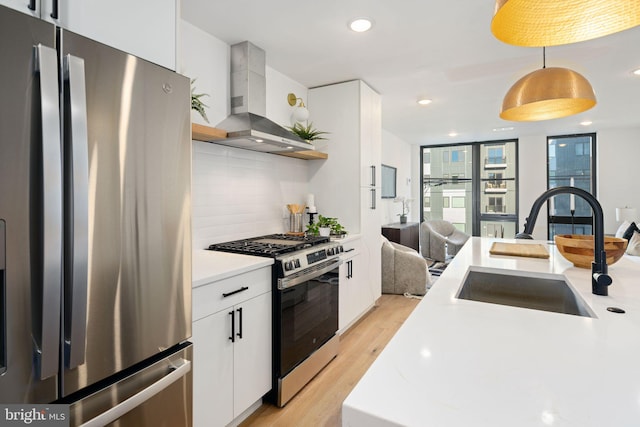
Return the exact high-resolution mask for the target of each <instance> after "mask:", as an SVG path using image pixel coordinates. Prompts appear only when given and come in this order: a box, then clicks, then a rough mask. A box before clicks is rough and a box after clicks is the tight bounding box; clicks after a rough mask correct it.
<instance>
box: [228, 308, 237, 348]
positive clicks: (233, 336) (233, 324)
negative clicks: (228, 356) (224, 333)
mask: <svg viewBox="0 0 640 427" xmlns="http://www.w3.org/2000/svg"><path fill="white" fill-rule="evenodd" d="M229 316H231V336H230V337H229V339H230V340H231V342H236V316H234V312H233V311H230V312H229Z"/></svg>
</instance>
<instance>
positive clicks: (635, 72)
mask: <svg viewBox="0 0 640 427" xmlns="http://www.w3.org/2000/svg"><path fill="white" fill-rule="evenodd" d="M632 73H633V74H635V75H636V76H640V68H638V69H636V70H633V71H632Z"/></svg>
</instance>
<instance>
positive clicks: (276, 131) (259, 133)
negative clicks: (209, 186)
mask: <svg viewBox="0 0 640 427" xmlns="http://www.w3.org/2000/svg"><path fill="white" fill-rule="evenodd" d="M265 57H266V55H265V52H264V50H262V49H260V48H259V47H257V46H256V45H254V44H251V43H250V42H248V41H245V42H242V43H238V44H234V45H233V46H231V115H230V116H229V117H227V118H226V119H224V120H223V121H221V122H220V123H218V124H217V125H216V128H219V129H224V130H225V131H227V138H226V139H219V140H216V141H215V142H216V144H222V145H228V146H231V147H237V148H244V149H246V150H253V151H262V152H264V153H281V152H293V151H308V150H314V147H313V145H311V144H309V143H307V142H305V141H304V140H302V139H301V138H299V137H298V136H297V135H296V134H294V133H292V132H290V131H288V130H287V129H285V128H283V127H282V126H280V125H278V124H277V123H275V122H273V121H271V120H269V119H267V118H266V117H264V116H265V115H266V105H267V101H266V80H265V68H266V66H265Z"/></svg>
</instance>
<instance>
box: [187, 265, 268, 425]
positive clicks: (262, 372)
mask: <svg viewBox="0 0 640 427" xmlns="http://www.w3.org/2000/svg"><path fill="white" fill-rule="evenodd" d="M262 270H265V271H264V273H265V274H257V275H256V274H255V273H254V272H252V273H253V274H243V275H239V276H235V277H233V278H231V279H227V280H224V281H220V282H214V283H212V284H209V285H205V286H203V287H202V288H209V289H202V292H196V291H198V290H200V289H201V288H196V289H194V295H193V301H194V307H196V306H198V309H197V310H196V309H194V316H196V315H199V316H200V315H204V314H205V313H206V310H203V308H202V306H203V305H207V302H208V303H209V304H208V305H209V306H210V307H212V308H213V309H215V310H217V311H215V312H213V313H211V314H208V315H204V317H202V318H198V319H197V320H195V319H194V320H195V321H194V322H193V337H192V340H193V343H194V356H193V360H194V368H193V396H194V397H193V423H194V424H193V425H194V426H195V427H213V426H225V425H227V424H229V423H230V422H231V421H233V420H234V419H235V418H236V417H238V416H239V415H240V414H242V413H243V412H244V411H245V410H246V409H248V408H249V407H250V406H251V405H253V404H254V403H255V402H257V401H258V400H260V398H262V396H263V395H264V394H266V393H267V392H268V391H269V390H271V369H272V366H271V319H272V317H271V316H272V315H271V304H272V303H271V282H270V281H271V275H270V274H271V269H270V268H266V269H262ZM256 271H257V272H260V270H256ZM256 280H258V281H262V282H261V283H256ZM265 282H266V286H265ZM243 288H248V289H244V290H241V289H243ZM238 290H241V291H239V292H237V293H235V294H232V295H229V296H228V297H221V298H222V301H224V298H230V299H229V301H230V302H232V304H226V305H225V304H224V303H222V304H221V301H220V298H219V297H218V295H222V294H228V293H232V292H234V291H238ZM205 291H207V292H205ZM204 294H206V295H204ZM243 294H244V295H243ZM256 294H257V295H256ZM207 296H208V297H209V300H212V299H215V300H217V301H206V300H207V298H206V297H207ZM221 307H222V309H220V308H221Z"/></svg>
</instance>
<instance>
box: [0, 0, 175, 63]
mask: <svg viewBox="0 0 640 427" xmlns="http://www.w3.org/2000/svg"><path fill="white" fill-rule="evenodd" d="M0 5H4V6H7V7H10V8H12V9H15V10H17V11H19V12H22V13H26V14H29V15H31V16H34V17H36V18H39V19H42V20H45V21H48V22H51V23H53V24H55V25H58V26H60V27H62V28H65V29H67V30H69V31H72V32H74V33H76V34H80V35H82V36H85V37H88V38H90V39H92V40H95V41H98V42H100V43H103V44H106V45H108V46H111V47H115V48H116V49H119V50H122V51H124V52H127V53H130V54H132V55H135V56H138V57H140V58H142V59H146V60H147V61H151V62H153V63H156V64H158V65H162V66H163V67H165V68H168V69H170V70H175V69H176V46H177V44H176V35H177V23H178V20H177V19H178V16H179V15H178V11H177V7H178V3H177V0H135V1H130V0H108V1H105V0H0Z"/></svg>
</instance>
